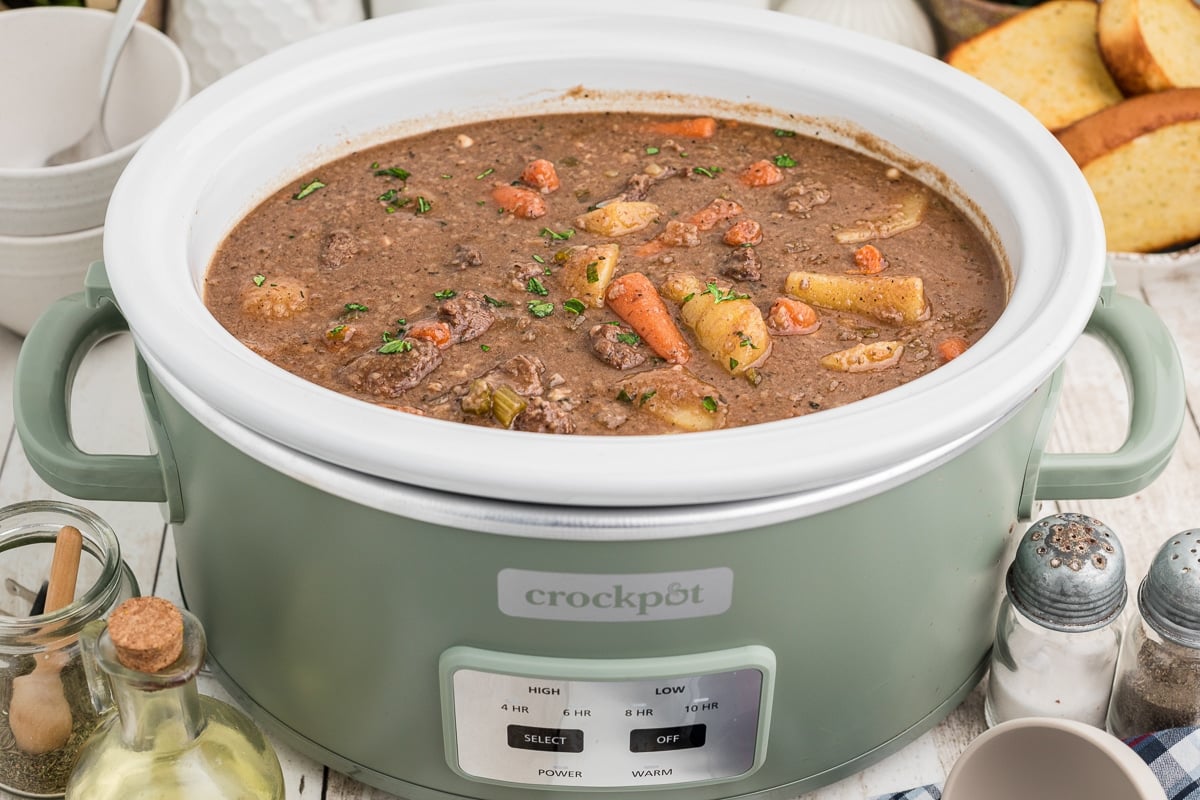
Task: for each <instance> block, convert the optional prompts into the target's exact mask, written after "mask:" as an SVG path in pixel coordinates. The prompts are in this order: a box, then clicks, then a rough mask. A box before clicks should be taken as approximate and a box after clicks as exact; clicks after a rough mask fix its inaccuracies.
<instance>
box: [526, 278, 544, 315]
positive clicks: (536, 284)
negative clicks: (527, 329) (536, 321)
mask: <svg viewBox="0 0 1200 800" xmlns="http://www.w3.org/2000/svg"><path fill="white" fill-rule="evenodd" d="M525 291H527V292H530V293H531V294H540V295H541V296H542V297H545V296H546V295H548V294H550V290H549V289H547V288H546V287H545V286H543V285H542V282H541V281H539V280H538V279H537V278H530V279H529V280H528V281H526V282H525ZM540 316H545V314H542V315H540Z"/></svg>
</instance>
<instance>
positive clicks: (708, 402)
mask: <svg viewBox="0 0 1200 800" xmlns="http://www.w3.org/2000/svg"><path fill="white" fill-rule="evenodd" d="M700 404H701V405H703V406H704V410H705V411H708V412H709V413H712V412H715V411H716V410H717V401H716V400H715V399H713V396H712V395H711V394H706V395H704V399H703V400H701V401H700Z"/></svg>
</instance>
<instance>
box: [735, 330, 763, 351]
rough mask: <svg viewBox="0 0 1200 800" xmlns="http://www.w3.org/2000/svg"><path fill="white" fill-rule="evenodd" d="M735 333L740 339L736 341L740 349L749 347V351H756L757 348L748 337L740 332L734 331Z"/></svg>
mask: <svg viewBox="0 0 1200 800" xmlns="http://www.w3.org/2000/svg"><path fill="white" fill-rule="evenodd" d="M735 333H737V335H738V336H740V337H741V338H740V339H739V340H738V344H740V345H741V346H742V347H749V348H750V349H751V350H757V349H758V348H757V347H756V346H755V345H754V342H752V341H750V337H749V336H747V335H746V334H744V333H742V332H741V331H735Z"/></svg>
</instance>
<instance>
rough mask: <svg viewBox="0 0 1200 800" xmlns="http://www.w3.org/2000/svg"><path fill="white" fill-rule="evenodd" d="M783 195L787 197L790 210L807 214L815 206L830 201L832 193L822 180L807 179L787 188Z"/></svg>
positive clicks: (794, 212)
mask: <svg viewBox="0 0 1200 800" xmlns="http://www.w3.org/2000/svg"><path fill="white" fill-rule="evenodd" d="M783 196H784V197H785V198H787V201H788V205H787V208H788V211H790V212H792V213H793V214H807V213H808V212H809V211H812V210H813V208H814V207H815V206H823V205H825V204H826V203H828V202H829V198H830V197H831V196H832V193H831V192H830V191H829V187H828V186H826V185H825V184H823V183H821V182H820V181H810V180H805V181H800V182H799V183H797V184H796V185H795V186H793V187H791V188H790V189H787V190H785V191H784V193H783Z"/></svg>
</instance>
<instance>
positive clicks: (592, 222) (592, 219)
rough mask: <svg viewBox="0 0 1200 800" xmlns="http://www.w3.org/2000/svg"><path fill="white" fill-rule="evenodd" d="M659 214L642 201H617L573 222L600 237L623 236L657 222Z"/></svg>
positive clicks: (655, 209)
mask: <svg viewBox="0 0 1200 800" xmlns="http://www.w3.org/2000/svg"><path fill="white" fill-rule="evenodd" d="M659 216H660V212H659V210H658V206H656V205H654V203H647V202H644V201H618V202H616V203H609V204H608V205H606V206H604V207H602V208H597V209H595V210H593V211H589V212H587V213H586V214H583V215H581V216H580V217H579V218H578V219H576V220H575V224H576V225H577V226H578V227H580V228H583V229H584V230H585V231H587V232H588V233H598V234H600V235H601V236H624V235H625V234H627V233H633V232H634V231H640V230H641V229H642V228H645V227H646V226H648V225H650V224H651V223H652V222H655V221H657V220H658V218H659Z"/></svg>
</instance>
